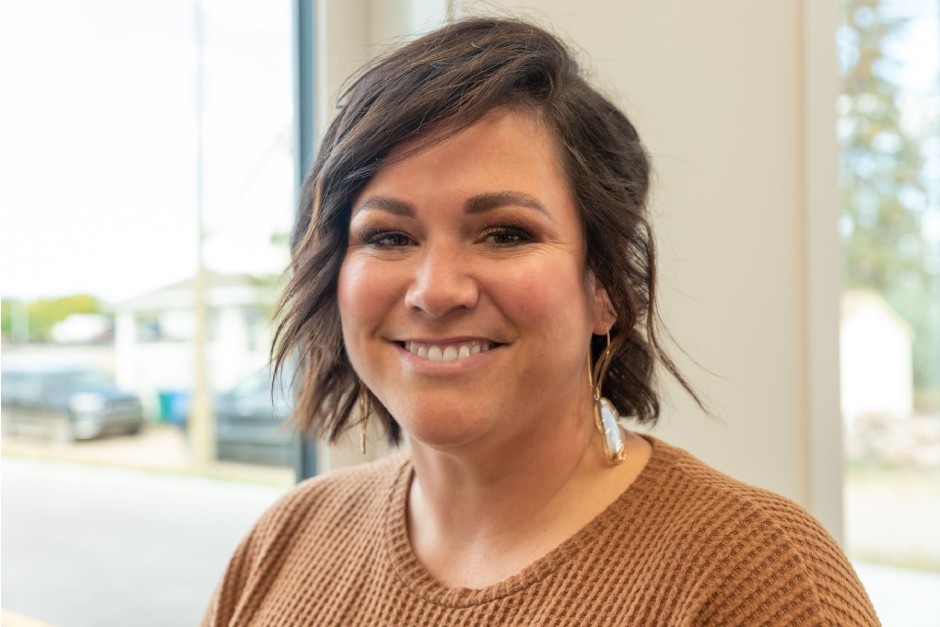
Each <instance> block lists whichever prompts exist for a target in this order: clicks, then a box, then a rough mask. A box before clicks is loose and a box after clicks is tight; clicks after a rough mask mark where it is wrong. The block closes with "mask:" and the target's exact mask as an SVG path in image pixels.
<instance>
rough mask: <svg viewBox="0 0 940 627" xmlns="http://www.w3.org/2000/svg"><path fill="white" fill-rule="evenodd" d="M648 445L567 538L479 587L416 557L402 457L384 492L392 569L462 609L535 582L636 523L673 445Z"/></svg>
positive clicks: (424, 592) (426, 593) (408, 583)
mask: <svg viewBox="0 0 940 627" xmlns="http://www.w3.org/2000/svg"><path fill="white" fill-rule="evenodd" d="M643 437H644V438H646V439H647V440H648V441H649V442H650V444H651V445H652V448H653V450H652V452H651V454H650V458H649V460H648V461H647V463H646V466H644V467H643V470H641V471H640V474H639V475H637V477H636V479H634V480H633V482H632V483H631V484H630V485H629V486H627V488H626V489H625V490H624V491H623V492H621V493H620V495H619V496H618V497H617V498H616V499H614V501H613V502H612V503H611V504H610V505H608V506H607V507H606V508H605V509H604V510H603V511H602V512H601V513H600V514H598V515H597V516H595V517H594V518H593V519H592V520H591V521H589V522H588V523H587V524H586V525H584V526H583V527H582V528H581V529H579V530H578V531H577V532H575V534H574V535H572V536H571V537H569V538H568V539H567V540H565V541H564V542H562V543H561V544H559V545H558V546H556V547H555V548H553V549H551V550H550V551H549V552H548V553H546V554H545V555H543V556H542V557H540V558H538V559H537V560H535V561H534V562H532V563H531V564H529V565H528V566H526V567H525V568H523V569H522V570H521V571H519V572H518V573H516V574H514V575H511V576H510V577H508V578H507V579H504V580H502V581H500V582H497V583H495V584H492V585H490V586H486V587H484V588H449V587H447V586H445V585H444V584H442V583H441V582H439V581H438V580H437V579H435V578H434V577H433V576H432V575H431V574H430V573H429V572H428V571H427V569H425V568H424V565H423V564H421V562H420V561H419V560H418V557H417V556H416V555H415V553H414V550H413V549H412V547H411V542H410V541H409V540H408V523H407V504H408V492H409V489H410V487H411V482H412V480H413V478H414V467H413V466H412V464H411V458H410V457H408V458H406V459H405V460H404V461H403V462H402V465H401V467H400V468H399V471H398V473H397V474H396V475H395V478H394V482H393V484H392V486H391V490H390V492H389V499H388V503H387V507H386V511H385V525H384V526H385V548H386V551H387V552H388V557H389V561H390V563H391V566H392V570H393V572H394V573H395V575H396V576H397V577H398V578H399V580H400V581H401V582H402V583H403V584H404V585H405V587H406V588H408V589H409V590H411V591H412V592H413V593H414V594H416V595H418V596H419V597H421V598H423V599H424V600H426V601H428V602H431V603H434V604H436V605H441V606H445V607H453V608H464V607H473V606H476V605H481V604H483V603H487V602H490V601H495V600H498V599H501V598H503V597H507V596H510V595H513V594H516V593H518V592H520V591H522V590H525V589H526V588H528V587H530V586H532V585H534V584H536V583H538V582H539V581H541V580H542V579H544V578H545V577H547V576H548V575H549V574H551V573H552V572H554V571H556V570H557V569H558V568H560V567H562V566H563V565H564V564H566V563H568V562H570V561H571V560H572V559H573V558H574V557H575V556H577V554H578V553H579V552H581V551H583V550H585V549H587V548H589V547H590V546H591V545H594V544H596V543H597V542H599V541H601V540H602V539H603V537H604V535H605V532H606V531H607V530H608V529H609V528H610V527H611V526H612V525H614V524H627V525H633V526H635V525H637V524H641V522H640V521H641V517H639V516H638V515H637V512H636V511H635V510H636V508H632V507H630V504H631V502H632V501H637V500H640V499H641V497H642V496H643V495H644V494H646V493H648V492H650V491H654V490H655V488H656V486H657V485H658V484H659V483H660V482H661V481H662V480H663V477H664V476H665V474H666V473H665V471H666V470H667V469H668V467H669V466H671V465H672V461H671V460H672V458H673V455H672V451H673V449H672V447H670V446H669V445H667V444H665V443H664V442H662V441H661V440H659V439H657V438H654V437H652V436H647V435H644V436H643Z"/></svg>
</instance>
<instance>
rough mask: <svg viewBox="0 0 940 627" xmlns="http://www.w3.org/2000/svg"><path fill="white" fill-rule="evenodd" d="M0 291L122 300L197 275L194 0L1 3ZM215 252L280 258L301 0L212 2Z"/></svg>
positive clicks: (257, 264)
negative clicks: (294, 36)
mask: <svg viewBox="0 0 940 627" xmlns="http://www.w3.org/2000/svg"><path fill="white" fill-rule="evenodd" d="M0 7H2V8H0V11H2V12H0V41H2V44H0V46H2V48H0V207H2V223H0V225H2V228H0V268H2V274H0V293H2V294H3V296H5V297H37V296H53V295H62V294H71V293H76V292H88V293H92V294H94V295H96V296H99V297H101V298H103V299H105V300H106V301H112V302H113V301H120V300H123V299H126V298H130V297H133V296H136V295H139V294H142V293H145V292H147V291H150V290H152V289H155V288H158V287H161V286H164V285H167V284H171V283H174V282H176V281H180V280H184V279H186V278H188V277H190V276H192V275H193V273H194V272H195V270H196V263H197V262H196V259H197V252H196V251H197V245H196V241H197V237H196V233H197V221H196V204H197V191H196V190H197V187H196V176H195V172H196V162H197V150H196V146H197V142H196V137H197V132H196V129H197V124H196V119H197V116H196V97H195V94H196V58H197V48H196V44H195V37H194V26H193V24H194V3H193V2H192V1H191V0H159V1H149V2H143V1H140V2H133V3H130V2H126V1H122V0H83V1H82V2H72V1H70V0H44V1H43V2H33V1H30V0H4V2H3V3H2V5H0ZM204 10H205V15H206V19H205V24H206V45H205V47H204V59H205V61H204V68H205V74H204V75H205V77H206V80H205V83H204V85H205V92H204V93H205V108H204V111H205V114H204V120H205V124H204V138H205V141H204V151H203V163H204V168H205V169H204V172H205V176H204V214H205V216H206V226H207V238H206V262H207V266H208V267H209V268H210V269H213V270H218V271H223V272H252V273H269V272H278V271H280V270H281V269H283V267H284V265H285V263H286V259H287V257H286V251H285V250H284V249H283V246H273V245H271V243H270V241H271V236H272V235H273V234H276V233H284V232H286V231H287V230H289V228H290V223H291V219H292V212H293V187H292V186H293V170H292V168H293V164H292V156H291V144H290V137H291V124H292V111H291V104H292V96H291V74H290V72H291V50H290V22H289V20H290V3H289V2H280V3H274V2H271V3H267V2H265V3H262V2H257V1H255V2H252V1H245V0H205V2H204Z"/></svg>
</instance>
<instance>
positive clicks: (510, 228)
mask: <svg viewBox="0 0 940 627" xmlns="http://www.w3.org/2000/svg"><path fill="white" fill-rule="evenodd" d="M491 237H509V238H512V241H503V242H498V241H497V242H491V243H490V245H492V246H495V247H500V248H502V247H512V246H519V245H521V244H526V243H528V242H531V241H532V240H534V239H535V234H534V233H533V232H532V231H531V230H530V229H528V228H526V227H523V226H519V225H515V224H495V225H492V226H488V227H486V228H485V229H483V231H482V232H481V234H480V241H481V242H483V243H487V242H486V240H488V239H489V238H491ZM360 238H361V240H362V242H363V243H364V244H366V245H367V246H371V247H373V248H378V249H382V250H391V249H395V248H405V247H406V246H409V245H410V244H411V243H412V241H413V240H412V239H411V236H409V235H408V234H407V233H405V232H403V231H395V230H383V229H374V230H373V229H369V230H366V231H364V232H363V233H362V234H361V235H360ZM393 239H395V240H397V241H396V242H392V241H390V240H393Z"/></svg>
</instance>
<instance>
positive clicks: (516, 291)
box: [500, 260, 590, 340]
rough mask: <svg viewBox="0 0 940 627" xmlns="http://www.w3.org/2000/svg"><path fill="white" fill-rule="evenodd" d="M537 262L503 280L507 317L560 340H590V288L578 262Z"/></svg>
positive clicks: (502, 299)
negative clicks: (588, 299) (588, 305)
mask: <svg viewBox="0 0 940 627" xmlns="http://www.w3.org/2000/svg"><path fill="white" fill-rule="evenodd" d="M542 261H543V262H542V263H534V264H531V265H529V266H527V267H526V268H520V269H518V271H516V272H514V273H512V275H511V277H506V278H508V279H509V280H505V279H504V280H502V281H501V284H502V288H501V298H500V300H501V301H502V304H503V308H504V310H505V311H506V313H507V315H508V316H510V317H512V318H514V319H515V320H516V322H518V323H520V324H523V325H525V326H527V327H533V328H536V329H538V330H539V331H540V332H541V333H544V334H546V335H551V336H554V338H555V339H556V340H558V339H561V338H563V339H566V340H570V339H572V338H579V337H581V336H582V335H583V336H584V337H587V336H588V335H589V334H590V324H589V323H588V320H587V293H588V291H587V288H586V286H585V283H584V277H583V274H582V272H581V270H580V269H579V268H578V267H577V264H574V263H565V262H556V263H544V260H542Z"/></svg>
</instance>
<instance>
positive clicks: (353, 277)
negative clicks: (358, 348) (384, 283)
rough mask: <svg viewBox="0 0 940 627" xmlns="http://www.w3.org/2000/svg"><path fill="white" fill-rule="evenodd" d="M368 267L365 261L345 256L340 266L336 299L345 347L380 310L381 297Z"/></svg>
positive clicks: (368, 324) (352, 343) (351, 342)
mask: <svg viewBox="0 0 940 627" xmlns="http://www.w3.org/2000/svg"><path fill="white" fill-rule="evenodd" d="M368 266H369V264H368V260H365V259H356V258H355V257H347V258H346V259H344V260H343V265H342V266H341V267H340V271H339V279H338V282H337V287H336V290H337V294H336V299H337V302H338V303H339V315H340V320H341V321H342V325H343V339H344V340H345V341H346V345H347V346H352V345H354V344H355V339H356V337H357V336H359V335H361V334H362V332H363V331H364V330H365V329H366V328H367V327H368V326H370V321H371V320H372V319H374V318H375V317H376V316H377V314H378V313H379V312H380V310H381V301H382V294H381V291H380V290H379V289H378V287H379V286H378V285H376V281H375V273H374V272H370V271H369V267H368Z"/></svg>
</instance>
